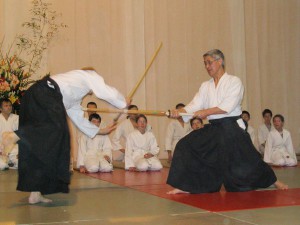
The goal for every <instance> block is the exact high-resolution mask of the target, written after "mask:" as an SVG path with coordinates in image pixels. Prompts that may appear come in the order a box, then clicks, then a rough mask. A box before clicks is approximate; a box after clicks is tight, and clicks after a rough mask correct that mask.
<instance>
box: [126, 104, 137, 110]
mask: <svg viewBox="0 0 300 225" xmlns="http://www.w3.org/2000/svg"><path fill="white" fill-rule="evenodd" d="M132 108H137V109H139V107H137V106H136V105H129V106H128V110H130V109H132Z"/></svg>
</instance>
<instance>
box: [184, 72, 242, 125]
mask: <svg viewBox="0 0 300 225" xmlns="http://www.w3.org/2000/svg"><path fill="white" fill-rule="evenodd" d="M243 93H244V86H243V85H242V82H241V80H240V78H238V77H236V76H233V75H229V74H228V73H224V74H223V76H222V77H221V79H220V80H219V83H218V85H217V87H216V86H215V82H214V79H213V78H211V79H209V80H208V81H205V82H203V83H202V85H201V86H200V88H199V91H198V92H197V93H196V95H195V96H194V98H193V100H192V101H191V102H190V103H189V104H188V105H186V106H185V107H184V109H185V110H186V112H187V113H194V112H196V111H198V110H202V109H209V108H213V107H218V108H219V109H221V110H223V111H225V112H227V113H224V114H213V115H209V116H208V117H207V119H208V120H214V119H221V118H226V117H235V116H240V115H241V114H242V109H241V102H242V100H243ZM237 123H238V124H239V126H240V127H241V128H242V129H244V130H245V128H246V126H245V123H244V122H243V120H242V119H238V120H237Z"/></svg>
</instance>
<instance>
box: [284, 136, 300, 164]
mask: <svg viewBox="0 0 300 225" xmlns="http://www.w3.org/2000/svg"><path fill="white" fill-rule="evenodd" d="M287 133H288V136H287V140H286V148H287V151H288V152H289V154H290V156H292V157H293V159H295V160H296V159H297V156H296V153H295V151H294V146H293V142H292V138H291V134H290V132H288V131H287Z"/></svg>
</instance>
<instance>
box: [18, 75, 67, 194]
mask: <svg viewBox="0 0 300 225" xmlns="http://www.w3.org/2000/svg"><path fill="white" fill-rule="evenodd" d="M47 82H51V84H52V85H54V87H55V89H54V88H51V87H49V86H48V84H47ZM19 120H20V122H19V130H18V131H16V134H17V135H18V136H19V137H20V141H19V142H18V144H19V169H18V171H19V179H18V186H17V190H20V191H26V192H32V191H39V192H41V193H42V194H52V193H58V192H63V193H67V192H69V187H68V185H69V183H70V170H69V169H70V168H69V167H70V135H69V129H68V125H67V118H66V111H65V108H64V105H63V102H62V95H61V93H60V90H59V87H58V86H57V84H56V83H55V82H54V81H53V80H52V79H50V78H49V77H46V78H45V79H43V80H40V81H38V82H37V83H35V84H34V85H33V86H31V87H30V88H29V89H28V90H27V91H26V93H25V95H24V96H23V98H22V102H21V109H20V117H19Z"/></svg>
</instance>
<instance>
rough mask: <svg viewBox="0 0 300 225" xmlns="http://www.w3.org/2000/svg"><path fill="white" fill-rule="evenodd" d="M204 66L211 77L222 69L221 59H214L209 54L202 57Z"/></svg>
mask: <svg viewBox="0 0 300 225" xmlns="http://www.w3.org/2000/svg"><path fill="white" fill-rule="evenodd" d="M204 66H205V69H206V70H207V72H208V74H209V75H210V76H211V77H214V76H215V75H217V74H218V72H219V71H220V70H223V67H222V59H215V58H213V57H211V56H205V57H204Z"/></svg>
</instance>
